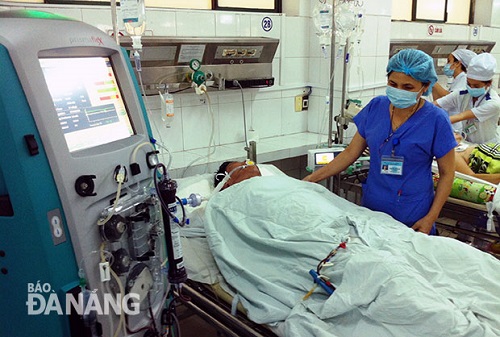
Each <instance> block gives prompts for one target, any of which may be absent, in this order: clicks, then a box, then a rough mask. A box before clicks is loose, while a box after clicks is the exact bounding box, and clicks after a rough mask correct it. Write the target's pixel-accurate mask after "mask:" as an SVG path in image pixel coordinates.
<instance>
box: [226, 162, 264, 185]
mask: <svg viewBox="0 0 500 337" xmlns="http://www.w3.org/2000/svg"><path fill="white" fill-rule="evenodd" d="M243 165H245V162H244V161H242V162H234V163H230V164H229V165H227V168H226V172H227V173H230V172H231V171H232V170H234V169H235V168H237V167H240V166H243ZM260 175H261V174H260V171H259V168H258V167H257V166H256V165H250V166H247V167H245V168H242V169H239V170H236V171H234V172H233V174H231V178H229V180H228V181H227V182H226V184H225V185H224V187H223V189H224V188H228V187H229V186H231V185H234V184H237V183H239V182H240V181H243V180H246V179H249V178H252V177H257V176H260Z"/></svg>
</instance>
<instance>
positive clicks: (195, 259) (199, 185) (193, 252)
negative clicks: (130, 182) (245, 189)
mask: <svg viewBox="0 0 500 337" xmlns="http://www.w3.org/2000/svg"><path fill="white" fill-rule="evenodd" d="M258 167H259V170H260V172H261V174H262V175H263V176H277V175H281V176H285V173H283V172H282V171H281V170H279V169H278V168H277V167H276V166H274V165H270V164H258ZM213 179H214V177H213V174H211V173H206V174H198V175H194V176H191V177H186V178H180V179H176V181H177V184H178V188H177V196H178V197H180V198H187V197H189V195H190V194H191V193H197V194H199V195H201V196H202V197H203V198H206V199H209V198H210V197H211V196H212V192H213V190H214V185H213V184H214V182H213ZM206 206H207V201H203V202H202V203H201V205H200V206H198V207H194V208H193V207H190V206H187V207H185V210H186V214H187V216H188V218H189V221H190V224H189V225H188V226H185V227H183V228H181V229H180V233H181V244H182V249H183V256H184V264H185V267H186V271H187V273H188V276H189V279H191V280H193V281H196V282H200V283H206V284H216V283H220V284H221V286H222V287H223V288H224V290H226V291H227V292H228V293H230V294H232V295H234V292H233V291H232V290H231V289H230V288H229V287H228V286H227V285H226V284H225V282H224V278H223V277H222V275H221V273H220V271H219V268H218V267H217V264H216V262H215V260H214V258H213V256H212V253H211V252H210V248H209V246H208V241H207V239H206V235H205V208H206Z"/></svg>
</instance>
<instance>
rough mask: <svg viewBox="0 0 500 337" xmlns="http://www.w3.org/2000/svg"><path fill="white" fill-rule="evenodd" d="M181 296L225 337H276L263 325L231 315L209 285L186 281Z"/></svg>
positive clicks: (194, 311) (228, 307)
mask: <svg viewBox="0 0 500 337" xmlns="http://www.w3.org/2000/svg"><path fill="white" fill-rule="evenodd" d="M182 293H183V296H182V297H180V296H178V297H177V298H183V297H185V296H187V297H189V298H190V300H189V301H187V300H186V301H182V304H183V305H185V306H186V307H187V308H188V309H189V310H191V311H192V312H193V313H195V314H196V315H198V316H199V317H201V318H202V319H204V320H205V321H206V322H207V323H209V324H211V325H212V326H214V327H215V328H216V329H217V330H218V333H220V334H221V336H225V337H278V335H276V334H275V333H273V332H272V331H271V330H270V329H268V328H267V327H266V326H264V325H260V324H257V323H254V322H252V321H250V320H249V319H248V318H246V316H245V315H244V314H243V313H241V312H238V313H237V314H236V315H235V316H234V315H232V314H231V305H230V304H228V303H226V302H225V301H223V300H221V299H220V298H219V297H218V296H217V295H216V294H215V293H214V291H213V289H211V288H210V286H209V285H206V284H203V283H198V282H195V281H192V280H188V281H187V282H186V283H185V284H184V285H183V287H182Z"/></svg>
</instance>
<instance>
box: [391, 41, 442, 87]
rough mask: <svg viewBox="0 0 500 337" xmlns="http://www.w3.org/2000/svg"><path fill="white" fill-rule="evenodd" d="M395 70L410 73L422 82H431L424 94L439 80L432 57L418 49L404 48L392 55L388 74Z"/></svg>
mask: <svg viewBox="0 0 500 337" xmlns="http://www.w3.org/2000/svg"><path fill="white" fill-rule="evenodd" d="M393 71H396V72H399V73H403V74H406V75H409V76H411V77H413V78H414V79H416V80H417V81H419V82H422V83H430V85H429V88H428V89H427V91H426V92H424V95H428V94H429V93H430V92H431V91H432V87H433V86H434V83H436V82H437V80H438V77H437V74H436V70H435V69H434V62H433V60H432V57H430V56H429V55H427V54H426V53H424V52H423V51H421V50H417V49H403V50H401V51H400V52H398V53H397V54H396V55H394V56H393V57H391V59H390V60H389V63H388V64H387V74H390V73H391V72H393Z"/></svg>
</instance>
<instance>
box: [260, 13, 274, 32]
mask: <svg viewBox="0 0 500 337" xmlns="http://www.w3.org/2000/svg"><path fill="white" fill-rule="evenodd" d="M262 29H263V30H264V31H265V32H269V31H270V30H271V29H273V20H272V19H271V18H270V17H269V16H266V17H264V18H263V19H262Z"/></svg>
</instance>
